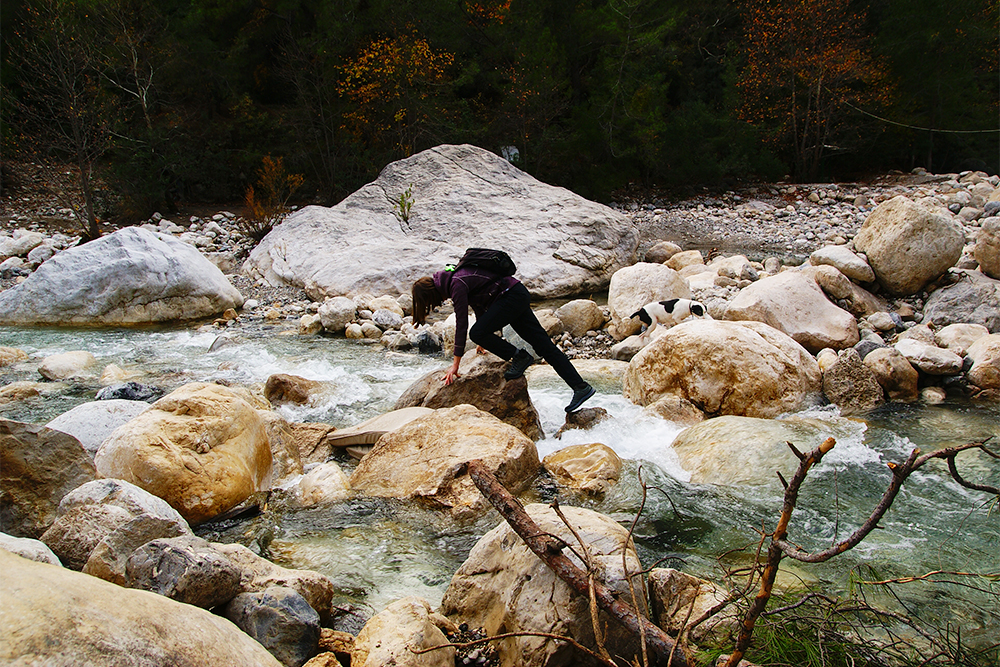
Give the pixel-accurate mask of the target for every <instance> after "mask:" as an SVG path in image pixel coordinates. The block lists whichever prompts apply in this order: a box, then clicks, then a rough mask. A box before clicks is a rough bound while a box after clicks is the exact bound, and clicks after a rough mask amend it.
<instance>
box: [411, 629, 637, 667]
mask: <svg viewBox="0 0 1000 667" xmlns="http://www.w3.org/2000/svg"><path fill="white" fill-rule="evenodd" d="M511 637H544V638H546V639H555V640H557V641H561V642H566V643H567V644H570V645H571V646H573V647H574V648H576V649H577V650H579V651H583V652H584V653H586V654H587V655H589V656H590V657H591V658H593V659H594V660H597V661H598V662H600V663H601V664H602V665H608V667H619V666H618V663H616V662H614V661H613V660H611V659H610V658H609V659H607V660H606V659H604V658H603V657H602V656H600V655H598V654H597V653H595V652H594V651H592V650H590V649H589V648H587V647H586V646H584V645H583V644H581V643H580V642H578V641H576V640H575V639H573V638H572V637H564V636H562V635H553V634H549V633H547V632H505V633H504V634H501V635H493V636H492V637H484V638H483V639H474V640H472V641H471V642H452V643H448V644H438V645H437V646H428V647H427V648H413V647H412V646H407V647H406V648H408V649H409V650H410V653H413V654H414V655H422V654H424V653H430V652H431V651H438V650H440V649H443V648H470V647H472V646H478V645H480V644H488V643H490V642H492V641H496V640H498V639H509V638H511Z"/></svg>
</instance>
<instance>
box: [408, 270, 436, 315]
mask: <svg viewBox="0 0 1000 667" xmlns="http://www.w3.org/2000/svg"><path fill="white" fill-rule="evenodd" d="M410 293H411V294H412V295H413V323H414V324H423V323H424V322H425V321H426V320H427V315H429V314H430V312H431V310H432V309H433V308H435V307H437V306H440V305H441V303H442V302H443V301H444V298H443V297H442V296H441V294H440V293H438V291H437V288H436V287H434V279H433V278H431V277H430V276H424V277H423V278H418V279H417V281H416V282H415V283H413V288H412V289H411V290H410Z"/></svg>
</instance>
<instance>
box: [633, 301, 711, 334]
mask: <svg viewBox="0 0 1000 667" xmlns="http://www.w3.org/2000/svg"><path fill="white" fill-rule="evenodd" d="M707 313H708V311H707V310H706V309H705V305H704V304H702V303H701V302H700V301H693V300H691V299H670V300H669V301H653V302H652V303H647V304H646V305H645V306H643V307H642V308H640V309H639V310H637V311H635V312H634V313H632V317H638V318H639V321H640V322H642V323H643V324H645V325H646V330H645V331H643V332H642V333H641V334H640V335H639V339H640V340H641V341H642V342H643V343H645V342H646V341H648V340H649V337H650V336H651V335H652V334H653V332H654V331H656V327H657V325H661V324H662V325H663V326H664V327H666V328H668V329H669V328H670V327H672V326H674V325H675V324H680V323H681V320H684V319H686V318H688V317H705V316H706V314H707Z"/></svg>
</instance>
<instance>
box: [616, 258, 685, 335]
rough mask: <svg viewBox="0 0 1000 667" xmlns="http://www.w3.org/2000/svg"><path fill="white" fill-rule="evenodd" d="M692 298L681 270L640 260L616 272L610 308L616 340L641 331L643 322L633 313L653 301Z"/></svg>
mask: <svg viewBox="0 0 1000 667" xmlns="http://www.w3.org/2000/svg"><path fill="white" fill-rule="evenodd" d="M678 298H680V299H689V298H691V288H690V287H689V286H688V282H687V280H685V279H684V278H682V277H681V275H680V274H679V273H677V272H676V271H674V270H673V269H671V268H669V267H667V266H664V265H663V264H649V263H646V262H640V263H639V264H635V265H633V266H627V267H625V268H623V269H619V270H617V271H615V273H614V275H613V276H611V284H610V285H609V286H608V309H609V310H610V311H611V331H612V333H613V334H614V337H615V340H624V339H625V338H628V337H629V336H631V335H632V334H634V333H639V329H640V328H641V326H642V323H641V322H640V321H639V318H635V319H631V318H632V313H634V312H635V311H637V310H639V309H640V308H642V307H643V306H645V305H646V304H647V303H650V302H651V301H664V300H666V299H678Z"/></svg>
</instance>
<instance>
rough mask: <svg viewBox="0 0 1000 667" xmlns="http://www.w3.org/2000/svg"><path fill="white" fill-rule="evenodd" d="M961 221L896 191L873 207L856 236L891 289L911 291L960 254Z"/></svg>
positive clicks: (880, 279) (877, 274)
mask: <svg viewBox="0 0 1000 667" xmlns="http://www.w3.org/2000/svg"><path fill="white" fill-rule="evenodd" d="M964 246H965V234H964V232H963V231H962V225H961V224H960V223H958V222H956V221H955V220H954V219H952V218H951V217H950V216H948V215H946V214H944V213H941V212H939V211H935V210H930V209H927V208H924V207H923V206H921V205H920V204H917V203H914V202H912V201H910V200H909V199H907V198H906V197H904V196H903V195H899V196H897V197H893V198H892V199H890V200H889V201H887V202H883V203H881V204H879V205H878V207H877V208H876V209H875V210H874V211H872V213H871V215H869V216H868V219H867V220H865V224H864V225H862V226H861V229H860V230H859V231H858V233H857V235H856V236H855V237H854V247H855V248H856V249H857V250H858V251H859V252H863V253H865V255H866V256H867V257H868V263H869V265H871V267H872V269H873V270H874V271H875V277H876V278H877V279H878V282H879V283H880V284H881V285H882V286H883V287H884V288H885V289H886V291H888V292H889V293H890V294H898V295H904V296H905V295H908V294H915V293H917V292H919V291H920V290H921V289H923V288H924V287H925V286H926V285H927V284H928V283H930V282H931V281H933V280H935V279H937V278H938V277H939V276H941V275H942V274H944V272H945V271H947V270H948V269H950V268H951V267H953V266H955V263H956V262H958V260H959V258H960V257H961V256H962V248H963V247H964Z"/></svg>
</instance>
